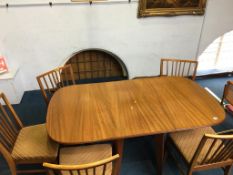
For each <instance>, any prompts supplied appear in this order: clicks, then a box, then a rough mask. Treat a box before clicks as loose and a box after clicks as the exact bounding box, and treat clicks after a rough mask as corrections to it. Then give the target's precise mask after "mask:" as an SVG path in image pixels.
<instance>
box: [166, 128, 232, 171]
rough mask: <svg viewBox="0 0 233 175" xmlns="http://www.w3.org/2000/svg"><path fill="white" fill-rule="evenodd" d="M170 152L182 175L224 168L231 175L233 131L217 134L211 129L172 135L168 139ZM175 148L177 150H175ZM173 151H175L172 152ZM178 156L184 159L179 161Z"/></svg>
mask: <svg viewBox="0 0 233 175" xmlns="http://www.w3.org/2000/svg"><path fill="white" fill-rule="evenodd" d="M167 143H168V150H169V152H171V153H172V154H171V155H172V157H173V158H174V159H175V160H176V161H175V162H181V160H183V161H182V162H183V163H184V165H186V167H187V173H185V172H184V171H183V170H184V168H183V167H184V166H181V164H179V163H177V165H178V167H179V169H180V170H181V172H182V174H188V175H191V174H192V173H193V172H194V171H200V170H207V169H214V168H223V170H224V174H225V175H229V174H230V169H231V166H232V164H233V130H229V131H225V132H220V133H215V131H214V130H213V129H212V128H211V127H207V128H202V129H195V130H188V131H181V132H176V133H171V134H170V136H169V137H168V142H167ZM171 146H173V147H171ZM173 148H175V149H173ZM172 150H173V151H172ZM175 153H176V154H180V155H181V158H182V159H179V160H180V161H178V159H177V158H175V157H176V156H174V155H175Z"/></svg>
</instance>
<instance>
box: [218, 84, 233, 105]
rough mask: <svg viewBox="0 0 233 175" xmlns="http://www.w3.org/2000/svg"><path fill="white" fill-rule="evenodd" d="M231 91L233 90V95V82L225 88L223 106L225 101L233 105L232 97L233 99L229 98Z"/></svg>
mask: <svg viewBox="0 0 233 175" xmlns="http://www.w3.org/2000/svg"><path fill="white" fill-rule="evenodd" d="M231 89H232V93H233V81H227V84H225V86H224V91H223V96H222V100H221V105H224V100H226V101H227V102H229V103H230V104H231V105H233V97H232V99H229V98H228V93H229V91H231Z"/></svg>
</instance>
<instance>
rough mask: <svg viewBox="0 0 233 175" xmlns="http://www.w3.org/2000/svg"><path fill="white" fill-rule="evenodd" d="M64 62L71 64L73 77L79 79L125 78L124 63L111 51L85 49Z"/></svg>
mask: <svg viewBox="0 0 233 175" xmlns="http://www.w3.org/2000/svg"><path fill="white" fill-rule="evenodd" d="M66 64H71V65H72V68H73V71H74V77H75V80H76V81H77V82H79V81H80V80H91V79H106V80H108V79H109V80H110V79H111V78H114V77H121V78H122V79H127V76H128V75H127V70H126V67H125V66H124V63H123V62H122V61H121V60H120V59H119V58H118V57H117V56H116V55H114V54H112V53H111V52H108V51H105V50H101V49H87V50H83V51H81V52H78V53H76V54H75V55H73V56H72V57H71V58H70V59H69V60H68V61H67V62H66Z"/></svg>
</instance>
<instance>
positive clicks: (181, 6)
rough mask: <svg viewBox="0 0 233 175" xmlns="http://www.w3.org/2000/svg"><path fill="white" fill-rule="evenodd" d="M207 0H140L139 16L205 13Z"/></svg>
mask: <svg viewBox="0 0 233 175" xmlns="http://www.w3.org/2000/svg"><path fill="white" fill-rule="evenodd" d="M206 1H207V0H139V6H138V17H147V16H175V15H203V14H204V13H205V7H206Z"/></svg>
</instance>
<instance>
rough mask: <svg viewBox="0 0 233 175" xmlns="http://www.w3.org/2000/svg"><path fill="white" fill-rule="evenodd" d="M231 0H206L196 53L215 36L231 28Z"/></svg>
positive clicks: (232, 4) (232, 13)
mask: <svg viewBox="0 0 233 175" xmlns="http://www.w3.org/2000/svg"><path fill="white" fill-rule="evenodd" d="M232 9H233V1H232V0H220V1H219V0H208V8H207V13H206V15H205V20H204V25H203V31H202V33H201V35H202V36H201V40H200V46H199V50H198V55H200V54H201V53H202V52H203V51H204V50H205V49H206V48H207V47H208V46H209V45H210V44H211V43H212V42H213V41H214V40H215V39H216V38H218V37H219V36H221V35H223V34H224V33H226V32H229V31H231V30H233V10H232Z"/></svg>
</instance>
